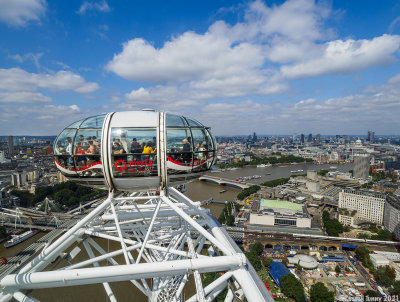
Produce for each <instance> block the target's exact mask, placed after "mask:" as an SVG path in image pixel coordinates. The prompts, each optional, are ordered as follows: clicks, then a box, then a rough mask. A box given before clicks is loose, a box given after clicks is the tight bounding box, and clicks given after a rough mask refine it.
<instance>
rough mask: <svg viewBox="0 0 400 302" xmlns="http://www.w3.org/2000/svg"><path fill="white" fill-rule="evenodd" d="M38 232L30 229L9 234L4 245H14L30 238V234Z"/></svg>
mask: <svg viewBox="0 0 400 302" xmlns="http://www.w3.org/2000/svg"><path fill="white" fill-rule="evenodd" d="M37 233H38V230H31V231H26V232H24V233H22V234H20V235H11V236H12V237H11V239H10V240H8V241H7V242H6V243H5V244H4V247H6V248H8V247H12V246H14V245H17V244H19V243H21V242H24V241H25V240H27V239H29V238H31V237H32V236H34V235H36V234H37Z"/></svg>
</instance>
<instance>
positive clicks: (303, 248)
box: [300, 245, 310, 250]
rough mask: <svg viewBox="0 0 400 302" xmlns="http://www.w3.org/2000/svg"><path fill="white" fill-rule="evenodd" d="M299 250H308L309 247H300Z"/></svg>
mask: <svg viewBox="0 0 400 302" xmlns="http://www.w3.org/2000/svg"><path fill="white" fill-rule="evenodd" d="M300 249H301V250H309V249H310V247H309V246H308V245H302V246H301V247H300Z"/></svg>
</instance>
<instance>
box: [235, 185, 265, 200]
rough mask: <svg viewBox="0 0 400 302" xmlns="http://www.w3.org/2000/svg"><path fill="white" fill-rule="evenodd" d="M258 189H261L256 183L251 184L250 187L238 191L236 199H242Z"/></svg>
mask: <svg viewBox="0 0 400 302" xmlns="http://www.w3.org/2000/svg"><path fill="white" fill-rule="evenodd" d="M260 189H261V187H260V186H257V185H254V186H251V187H249V188H247V189H245V190H243V191H242V192H240V193H239V194H238V195H237V199H239V200H243V199H245V198H246V197H247V196H250V195H251V194H254V193H256V192H257V191H258V190H260Z"/></svg>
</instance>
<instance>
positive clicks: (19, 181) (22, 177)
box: [11, 172, 27, 187]
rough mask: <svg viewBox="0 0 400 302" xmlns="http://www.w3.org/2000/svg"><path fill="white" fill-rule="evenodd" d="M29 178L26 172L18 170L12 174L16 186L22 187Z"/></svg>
mask: <svg viewBox="0 0 400 302" xmlns="http://www.w3.org/2000/svg"><path fill="white" fill-rule="evenodd" d="M26 180H27V174H26V172H17V173H14V174H12V175H11V185H13V186H15V187H22V186H24V185H25V183H26Z"/></svg>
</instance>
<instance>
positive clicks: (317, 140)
mask: <svg viewBox="0 0 400 302" xmlns="http://www.w3.org/2000/svg"><path fill="white" fill-rule="evenodd" d="M315 142H316V143H317V144H320V143H321V134H319V133H318V134H317V136H316V137H315Z"/></svg>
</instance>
